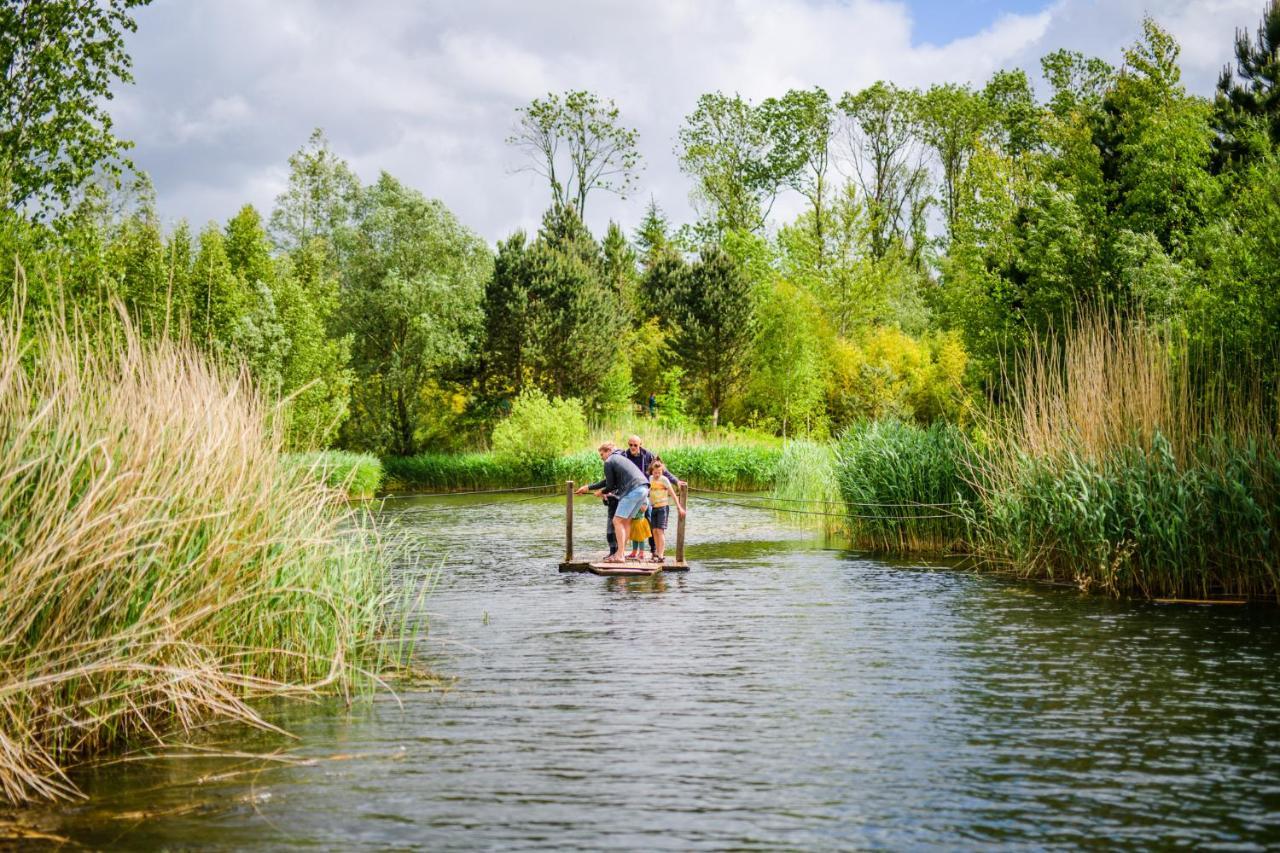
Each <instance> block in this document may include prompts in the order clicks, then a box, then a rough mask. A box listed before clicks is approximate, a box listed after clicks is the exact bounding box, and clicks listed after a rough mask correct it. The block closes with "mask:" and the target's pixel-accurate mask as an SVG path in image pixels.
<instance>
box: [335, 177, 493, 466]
mask: <svg viewBox="0 0 1280 853" xmlns="http://www.w3.org/2000/svg"><path fill="white" fill-rule="evenodd" d="M351 243H352V245H351V248H350V251H349V256H348V258H347V259H346V265H345V269H344V271H343V282H342V285H343V286H342V301H341V309H340V313H339V318H340V322H339V324H338V326H339V330H340V331H341V332H343V333H345V334H350V335H351V336H352V368H353V370H354V372H355V382H354V384H353V386H352V416H351V418H350V419H349V420H348V421H347V423H346V425H345V426H344V433H343V434H344V436H345V437H346V440H347V443H348V444H350V445H354V446H357V447H361V448H365V449H368V450H372V451H375V452H390V453H395V454H399V455H406V456H407V455H412V454H414V453H417V452H418V451H419V449H420V448H421V446H422V444H421V442H422V437H423V433H422V430H423V429H424V427H425V425H426V423H427V420H428V418H429V416H430V414H431V412H430V398H429V395H428V394H427V393H426V391H427V390H428V389H429V387H430V384H431V383H432V382H435V381H439V380H440V379H442V378H443V377H445V376H446V375H447V373H448V372H449V371H451V370H455V369H457V368H458V367H459V366H461V364H462V363H463V362H464V361H465V360H466V358H467V357H468V355H469V353H470V349H471V344H472V342H473V340H474V338H475V336H476V334H477V333H478V332H479V330H480V328H481V325H480V324H481V321H482V319H483V318H482V317H481V315H480V302H481V298H482V295H483V292H484V283H485V281H486V280H487V279H488V278H489V276H490V274H491V273H492V270H493V259H492V256H491V255H490V254H489V249H488V247H487V246H486V245H485V243H484V241H483V240H481V239H480V238H479V237H478V236H476V235H475V234H473V233H472V232H471V231H469V230H468V229H466V228H464V227H463V226H462V225H461V224H460V223H459V222H458V221H457V219H455V218H454V216H453V214H452V213H450V212H449V211H448V210H447V209H446V208H445V206H444V205H443V204H441V203H440V202H439V201H436V200H434V199H428V198H426V197H425V196H423V195H422V194H421V193H419V192H417V191H415V190H412V189H410V188H408V187H406V186H404V185H403V184H401V183H400V182H399V181H397V180H396V179H395V178H393V177H391V176H390V175H388V174H386V173H385V172H384V173H382V175H381V176H380V177H379V178H378V181H377V182H376V183H375V184H374V185H372V186H370V187H368V188H367V189H365V190H364V191H363V192H362V193H361V199H360V204H359V206H358V209H357V215H356V223H355V227H354V229H353V234H352V238H351Z"/></svg>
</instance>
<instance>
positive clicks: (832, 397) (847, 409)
mask: <svg viewBox="0 0 1280 853" xmlns="http://www.w3.org/2000/svg"><path fill="white" fill-rule="evenodd" d="M967 364H968V356H967V354H966V353H965V349H964V345H963V344H962V343H961V342H960V338H959V336H958V335H955V334H953V333H949V332H941V333H936V334H930V335H926V336H924V337H921V338H913V337H911V336H910V335H908V334H906V333H905V332H902V331H899V330H898V329H894V328H889V327H883V326H881V327H876V328H874V329H871V330H869V331H868V332H867V333H866V334H865V335H863V336H862V337H861V338H860V339H859V340H858V341H857V342H852V341H844V340H840V341H836V343H835V345H834V347H833V351H832V365H831V377H830V380H829V384H828V389H827V395H828V405H829V407H830V409H831V411H832V413H833V417H834V419H835V422H836V425H837V426H845V425H847V424H850V423H853V422H855V421H858V420H864V419H871V420H875V419H879V418H904V419H908V420H916V421H920V422H924V423H928V422H931V421H934V420H939V419H947V420H953V421H954V420H962V419H963V417H964V416H965V415H966V414H967V412H968V410H969V408H970V405H971V404H970V400H969V395H968V392H967V391H966V390H965V387H964V373H965V367H966V366H967Z"/></svg>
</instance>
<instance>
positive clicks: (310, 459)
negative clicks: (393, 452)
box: [285, 450, 382, 500]
mask: <svg viewBox="0 0 1280 853" xmlns="http://www.w3.org/2000/svg"><path fill="white" fill-rule="evenodd" d="M285 464H287V465H296V466H298V467H300V468H302V469H304V470H306V471H309V472H311V474H312V476H314V477H316V478H318V479H319V480H320V481H321V482H322V483H324V484H325V485H327V486H329V487H330V488H334V489H340V490H341V491H343V492H344V493H345V494H346V495H347V497H348V498H351V499H352V500H364V499H366V498H371V497H373V496H374V495H375V494H376V493H377V491H378V487H379V486H381V485H382V461H381V460H380V459H378V457H376V456H374V455H372V454H369V453H350V452H348V451H345V450H319V451H314V452H311V453H286V454H285Z"/></svg>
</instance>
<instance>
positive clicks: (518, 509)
mask: <svg viewBox="0 0 1280 853" xmlns="http://www.w3.org/2000/svg"><path fill="white" fill-rule="evenodd" d="M477 500H478V499H476V498H470V499H449V500H445V501H440V500H435V501H424V502H420V503H417V504H415V503H414V502H413V501H404V502H398V503H396V504H392V505H390V506H393V507H394V510H391V511H389V513H388V515H389V516H394V517H396V518H397V519H398V521H399V522H400V524H401V525H402V527H403V530H404V531H405V532H406V534H407V535H410V536H412V537H414V539H415V541H418V542H419V543H420V548H421V550H422V553H423V554H424V555H425V556H426V557H428V561H429V562H434V561H441V560H443V561H444V566H445V568H444V570H443V574H442V577H441V579H440V582H439V585H438V587H437V588H436V590H435V592H434V594H433V595H432V597H431V598H430V600H429V602H428V608H429V610H430V612H431V617H432V622H431V633H430V638H429V640H428V641H427V642H426V643H425V645H424V646H423V649H422V651H423V653H424V654H425V655H426V657H427V658H428V659H429V661H430V663H431V665H432V666H433V667H434V668H435V669H436V670H438V671H440V672H442V673H447V674H449V675H451V676H453V677H454V679H455V680H454V681H453V683H452V686H451V688H450V689H448V690H447V691H443V692H441V691H406V692H403V693H402V694H401V695H400V697H399V703H397V701H396V699H394V698H393V697H390V696H388V695H383V696H380V697H379V698H378V699H377V700H375V701H374V702H373V703H372V705H371V706H370V705H362V706H356V707H355V708H353V709H350V710H347V709H344V708H341V707H334V706H333V705H326V706H320V707H316V706H298V705H296V704H295V705H285V706H280V707H278V708H276V709H275V711H274V718H275V719H277V720H279V721H280V722H281V723H282V724H284V725H285V726H286V727H288V728H289V729H290V731H292V732H294V733H295V734H297V735H298V736H299V738H300V740H298V741H296V742H294V741H286V740H284V739H282V738H280V737H278V736H274V735H261V734H259V735H251V736H249V737H245V736H243V733H242V732H239V731H236V732H235V733H233V734H232V733H228V732H226V731H224V732H222V733H220V735H219V737H220V738H221V740H220V741H219V743H221V744H222V745H223V746H224V748H225V747H228V746H230V747H234V748H238V749H243V750H245V751H250V750H258V751H263V750H272V749H274V750H279V751H280V752H281V757H282V758H285V759H288V760H290V761H294V762H295V763H290V764H280V763H278V762H266V761H262V760H256V759H253V758H249V757H245V758H235V759H226V758H224V759H205V758H189V759H169V760H165V761H158V762H157V761H150V762H132V763H127V764H123V765H113V766H108V767H103V768H99V769H97V770H95V771H92V772H89V773H85V774H82V775H81V776H79V777H77V778H78V781H79V782H80V783H81V784H83V785H84V786H85V787H86V790H87V791H88V792H89V793H90V794H91V796H92V799H91V800H90V801H89V802H88V804H81V805H71V806H60V807H56V808H41V809H32V810H29V811H27V812H23V813H19V814H18V815H17V816H16V817H15V818H14V819H15V820H16V822H17V823H18V824H19V825H22V826H24V827H26V828H27V830H28V831H34V832H44V833H46V834H48V835H50V836H57V837H62V838H66V839H70V840H72V841H73V842H78V843H80V844H83V845H86V846H88V847H92V848H99V847H110V846H125V847H130V848H179V849H182V848H199V849H245V848H258V849H285V848H295V847H308V848H321V849H337V848H346V847H352V846H355V845H364V846H369V847H377V848H429V849H436V850H438V849H449V848H464V847H465V848H475V847H482V848H538V847H543V848H555V849H558V850H572V849H588V850H596V849H601V848H644V849H667V848H672V849H676V848H678V849H723V848H735V849H769V850H774V849H786V848H793V849H834V848H842V849H848V848H877V847H878V848H894V849H901V848H917V847H940V848H950V849H954V848H973V847H980V846H987V845H992V844H1001V845H1005V846H1012V847H1028V848H1037V849H1041V848H1053V847H1077V846H1081V845H1090V846H1092V845H1098V846H1105V847H1112V846H1119V847H1127V846H1134V847H1139V846H1140V847H1153V846H1171V845H1188V846H1196V847H1202V846H1222V847H1231V848H1233V849H1250V848H1259V849H1260V848H1263V847H1267V846H1272V847H1274V846H1276V845H1278V844H1280V722H1278V720H1280V714H1278V713H1277V712H1278V711H1280V689H1278V688H1280V678H1278V677H1277V673H1280V632H1278V631H1277V626H1278V625H1280V614H1277V612H1276V611H1275V610H1271V609H1242V608H1226V607H1221V608H1171V607H1158V606H1154V605H1147V604H1138V603H1125V602H1115V601H1110V600H1107V599H1103V598H1098V597H1088V596H1082V595H1079V594H1077V593H1075V592H1073V591H1070V590H1062V589H1054V588H1048V587H1043V586H1034V585H1028V584H1023V583H1016V582H1009V581H1004V580H1000V579H996V578H992V577H990V576H984V575H975V574H971V573H967V572H962V571H956V570H954V569H947V568H937V567H935V568H930V567H922V566H910V565H901V566H891V565H887V564H885V563H883V562H879V561H875V560H871V559H867V558H864V557H862V556H859V555H858V554H855V553H851V552H848V551H843V550H834V549H831V550H829V549H826V548H823V547H821V543H819V542H816V541H814V539H813V537H812V536H811V535H809V534H806V533H803V532H798V531H795V530H791V529H788V528H786V527H783V526H780V525H779V524H778V523H777V522H775V521H774V520H773V518H772V517H771V516H769V515H767V514H764V513H760V512H757V511H754V510H748V509H743V508H738V507H726V506H716V507H709V506H706V505H697V504H695V507H694V512H693V514H692V515H691V531H690V542H691V544H690V547H689V549H688V556H689V559H690V561H691V562H692V563H693V566H694V568H693V571H692V572H690V573H689V574H687V575H674V574H668V575H665V576H658V577H656V578H653V579H649V580H630V579H605V578H598V577H595V576H592V575H560V574H558V573H557V572H556V568H555V563H556V561H557V560H558V558H559V555H560V552H561V549H562V547H563V545H562V542H563V540H562V535H563V534H562V527H563V525H562V520H561V519H562V515H561V510H560V505H559V504H558V503H556V502H555V501H526V502H522V503H516V504H511V505H508V506H506V507H502V508H498V509H484V508H481V509H466V508H465V507H466V505H468V504H472V503H475V502H476V501H477ZM577 517H578V518H577V521H578V523H577V527H576V537H577V541H578V542H579V543H580V551H581V550H587V549H589V548H591V547H595V546H596V545H597V544H599V543H600V542H602V540H603V536H602V533H603V525H604V520H603V511H602V510H597V509H596V508H595V507H594V506H593V505H592V504H591V503H589V502H585V501H584V502H580V503H579V505H578V512H577ZM581 543H586V545H585V546H583V545H582V544H581ZM401 703H402V704H401ZM228 738H232V739H231V740H227V739H228ZM299 759H314V761H312V762H310V763H307V764H299V763H296V760H299Z"/></svg>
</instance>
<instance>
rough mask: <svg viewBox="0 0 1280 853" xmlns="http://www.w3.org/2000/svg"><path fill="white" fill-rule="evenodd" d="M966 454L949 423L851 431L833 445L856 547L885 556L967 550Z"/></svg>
mask: <svg viewBox="0 0 1280 853" xmlns="http://www.w3.org/2000/svg"><path fill="white" fill-rule="evenodd" d="M971 465H972V452H971V450H970V448H969V445H968V443H967V441H966V440H965V437H964V436H963V435H962V434H961V432H960V430H959V429H958V428H956V427H954V426H952V425H950V424H946V423H935V424H934V425H932V426H929V427H922V426H918V425H915V424H909V423H903V422H900V421H892V420H887V421H876V422H867V423H861V424H857V425H855V426H853V427H851V428H850V429H849V430H848V431H846V432H845V434H844V435H843V436H842V437H841V439H840V441H839V442H838V444H837V446H836V469H837V473H838V481H839V487H840V496H841V498H842V499H843V500H844V502H845V510H846V513H847V517H848V519H849V532H850V535H851V536H852V539H853V542H854V544H855V545H856V546H858V547H861V548H868V549H870V550H874V551H881V552H891V553H918V552H930V553H940V552H948V551H964V550H968V548H969V542H968V538H967V529H968V526H969V525H968V523H967V521H966V515H967V514H968V513H969V512H970V511H971V508H972V506H973V503H974V501H975V499H976V494H975V491H974V488H973V485H972V484H971V482H970V478H971V476H972V475H971Z"/></svg>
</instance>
